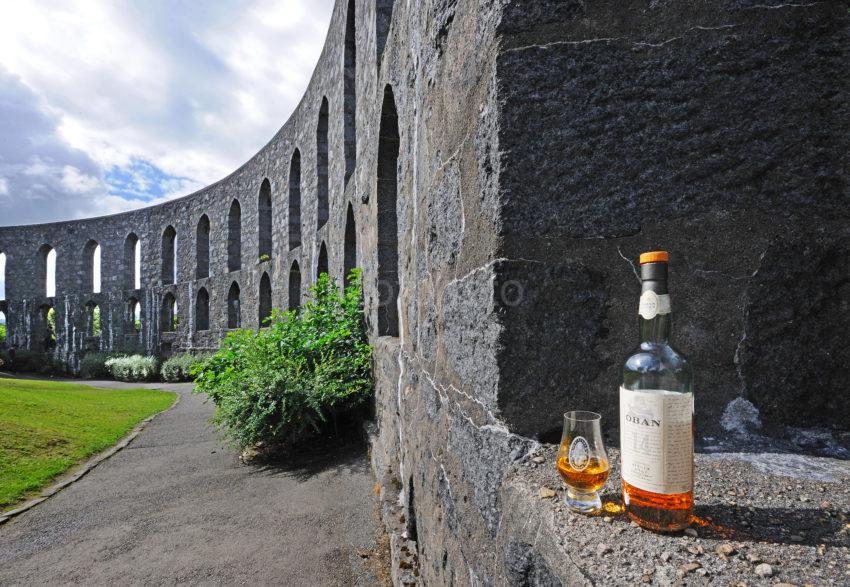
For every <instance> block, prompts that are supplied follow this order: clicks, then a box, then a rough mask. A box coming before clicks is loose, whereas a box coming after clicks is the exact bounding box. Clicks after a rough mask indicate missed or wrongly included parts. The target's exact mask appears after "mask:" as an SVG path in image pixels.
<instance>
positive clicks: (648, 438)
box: [620, 251, 694, 532]
mask: <svg viewBox="0 0 850 587" xmlns="http://www.w3.org/2000/svg"><path fill="white" fill-rule="evenodd" d="M668 262H669V256H668V254H667V253H666V252H665V251H653V252H650V253H643V254H642V255H641V256H640V273H641V296H640V306H639V311H638V313H639V315H640V317H639V325H640V344H639V346H638V348H637V349H636V350H635V352H633V353H632V354H631V355H630V356H629V358H628V359H626V363H625V366H624V368H623V385H622V386H621V387H620V454H621V461H622V463H621V464H622V467H621V471H622V479H623V504H624V506H625V508H626V513H627V514H628V515H629V517H630V518H631V519H632V520H634V521H635V522H637V523H638V524H640V525H641V526H643V527H645V528H649V529H652V530H655V531H659V532H675V531H677V530H682V529H683V528H686V527H687V526H689V525H690V523H691V518H692V515H693V504H694V396H693V373H692V371H691V367H690V365H689V364H688V361H687V360H686V359H685V357H683V356H682V355H681V354H680V353H679V352H677V351H676V350H674V349H673V347H672V346H671V345H670V325H671V312H670V294H669V292H668V290H667V268H668Z"/></svg>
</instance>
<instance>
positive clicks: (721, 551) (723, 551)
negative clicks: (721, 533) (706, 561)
mask: <svg viewBox="0 0 850 587" xmlns="http://www.w3.org/2000/svg"><path fill="white" fill-rule="evenodd" d="M714 552H716V553H717V556H720V557H723V558H726V557H728V556H732V555H733V554H735V547H734V546H732V545H731V544H729V543H728V542H727V543H725V544H718V545H717V548H715V549H714Z"/></svg>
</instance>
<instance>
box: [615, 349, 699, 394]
mask: <svg viewBox="0 0 850 587" xmlns="http://www.w3.org/2000/svg"><path fill="white" fill-rule="evenodd" d="M623 385H624V386H625V387H626V388H627V389H669V390H670V391H682V392H690V391H692V387H693V370H692V368H691V364H690V362H689V361H688V359H687V358H686V357H685V356H684V355H683V354H682V353H680V352H678V351H677V350H675V349H674V348H673V347H671V346H670V345H668V344H657V343H641V345H640V346H639V347H638V348H637V349H635V351H634V352H633V353H631V354H630V355H629V356H628V358H626V361H625V364H624V365H623Z"/></svg>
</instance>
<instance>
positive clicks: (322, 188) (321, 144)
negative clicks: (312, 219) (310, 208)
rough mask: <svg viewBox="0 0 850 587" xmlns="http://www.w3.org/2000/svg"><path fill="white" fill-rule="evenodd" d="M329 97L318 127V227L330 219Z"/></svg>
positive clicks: (322, 109)
mask: <svg viewBox="0 0 850 587" xmlns="http://www.w3.org/2000/svg"><path fill="white" fill-rule="evenodd" d="M328 110H329V107H328V99H327V98H322V107H321V108H320V109H319V124H318V126H317V127H316V184H317V185H316V194H317V196H318V211H317V216H316V217H317V218H318V225H317V226H318V228H322V227H323V226H324V225H325V223H326V222H327V221H328Z"/></svg>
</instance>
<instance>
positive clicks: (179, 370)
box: [160, 353, 211, 383]
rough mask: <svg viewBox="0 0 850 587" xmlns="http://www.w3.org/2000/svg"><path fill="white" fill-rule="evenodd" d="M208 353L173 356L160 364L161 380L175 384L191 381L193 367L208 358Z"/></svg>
mask: <svg viewBox="0 0 850 587" xmlns="http://www.w3.org/2000/svg"><path fill="white" fill-rule="evenodd" d="M210 356H211V355H210V353H184V354H181V355H174V356H173V357H171V358H169V359H168V360H167V361H165V362H164V363H163V364H162V368H161V369H160V372H161V373H162V380H163V381H169V382H172V383H177V382H180V381H192V379H193V377H192V371H193V369H195V367H196V366H197V365H199V364H201V363H203V362H204V361H206V360H207V359H209V358H210Z"/></svg>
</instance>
